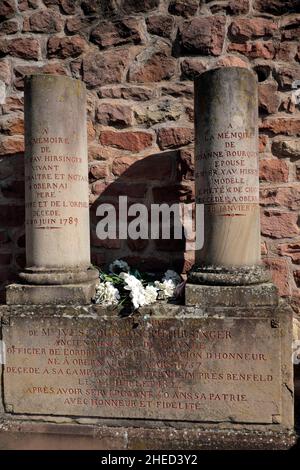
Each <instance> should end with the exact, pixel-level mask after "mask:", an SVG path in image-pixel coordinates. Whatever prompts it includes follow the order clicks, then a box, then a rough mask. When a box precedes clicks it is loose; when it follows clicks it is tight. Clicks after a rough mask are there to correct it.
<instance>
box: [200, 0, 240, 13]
mask: <svg viewBox="0 0 300 470" xmlns="http://www.w3.org/2000/svg"><path fill="white" fill-rule="evenodd" d="M211 1H212V0H207V2H206V3H209V4H210V2H211ZM209 6H210V5H209ZM210 10H211V12H212V13H219V12H226V13H228V14H230V15H239V14H243V13H248V11H249V0H229V1H227V2H225V3H223V2H222V3H217V4H215V3H213V4H212V5H211V6H210Z"/></svg>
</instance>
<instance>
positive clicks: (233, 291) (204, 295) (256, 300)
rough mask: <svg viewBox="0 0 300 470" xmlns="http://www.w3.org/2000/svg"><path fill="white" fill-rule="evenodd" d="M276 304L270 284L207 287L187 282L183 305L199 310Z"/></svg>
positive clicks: (275, 296) (275, 295) (274, 290)
mask: <svg viewBox="0 0 300 470" xmlns="http://www.w3.org/2000/svg"><path fill="white" fill-rule="evenodd" d="M277 304H278V297H277V289H276V287H275V286H274V284H272V283H262V284H257V285H251V286H209V285H199V284H198V285H197V284H190V283H189V282H187V284H186V286H185V305H195V306H196V307H200V308H210V307H241V306H244V307H256V306H268V305H269V306H270V305H275V306H276V305H277Z"/></svg>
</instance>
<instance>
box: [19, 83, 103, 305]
mask: <svg viewBox="0 0 300 470" xmlns="http://www.w3.org/2000/svg"><path fill="white" fill-rule="evenodd" d="M25 195H26V196H25V205H26V220H25V226H26V262H27V264H26V265H27V267H26V270H25V272H23V273H21V274H20V277H21V279H22V280H23V281H25V282H27V283H28V284H29V285H36V286H45V285H47V286H57V287H56V288H55V289H52V290H51V289H50V290H49V289H46V287H44V288H43V289H41V288H40V289H38V287H35V288H34V286H33V287H32V289H30V288H29V287H28V286H27V288H26V289H27V291H28V292H29V291H30V295H29V294H28V296H27V297H26V299H25V300H26V301H24V303H31V302H32V303H45V302H44V301H43V300H44V297H46V299H47V302H50V303H61V302H64V301H65V302H66V303H69V302H71V301H72V300H73V301H75V302H76V301H79V302H82V303H89V302H90V297H91V294H92V292H93V288H94V284H95V279H97V270H95V269H92V268H91V265H90V234H89V202H88V162H87V136H86V91H85V85H84V84H83V83H82V82H81V81H79V80H74V79H71V78H68V77H62V76H51V75H33V76H29V77H27V78H26V79H25ZM70 285H71V286H72V285H73V286H75V287H74V288H72V289H71V290H70ZM66 286H69V287H66ZM23 292H24V289H23ZM51 292H52V293H51ZM41 293H42V294H43V295H42V298H41V299H38V297H39V295H37V294H41ZM23 295H25V294H23ZM74 296H75V297H74ZM21 300H22V299H21ZM23 300H24V299H23ZM39 300H40V301H39ZM14 303H15V302H14ZM20 303H23V302H20Z"/></svg>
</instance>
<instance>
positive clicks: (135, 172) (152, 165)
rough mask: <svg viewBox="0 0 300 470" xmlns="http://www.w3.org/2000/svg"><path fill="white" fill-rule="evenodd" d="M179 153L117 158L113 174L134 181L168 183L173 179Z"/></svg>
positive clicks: (113, 165) (114, 162)
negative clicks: (137, 157)
mask: <svg viewBox="0 0 300 470" xmlns="http://www.w3.org/2000/svg"><path fill="white" fill-rule="evenodd" d="M177 157H178V156H177V152H164V153H158V154H156V155H151V156H150V157H144V158H139V159H136V158H132V157H129V156H128V157H119V158H115V159H114V161H113V164H112V172H113V174H114V175H116V176H121V175H122V176H123V178H129V179H131V180H132V181H133V180H134V181H135V180H145V181H149V180H158V181H161V180H163V181H168V180H170V179H172V176H173V172H174V167H175V162H176V160H177Z"/></svg>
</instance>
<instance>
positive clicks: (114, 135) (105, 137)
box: [99, 130, 153, 152]
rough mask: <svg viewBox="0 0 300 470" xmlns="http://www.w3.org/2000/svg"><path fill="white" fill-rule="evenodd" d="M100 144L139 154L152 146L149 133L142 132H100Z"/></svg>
mask: <svg viewBox="0 0 300 470" xmlns="http://www.w3.org/2000/svg"><path fill="white" fill-rule="evenodd" d="M99 139H100V142H101V144H102V145H108V146H110V147H116V148H119V149H123V150H130V151H132V152H140V151H141V150H144V149H145V148H147V147H150V146H151V145H152V141H153V136H152V134H150V133H149V132H143V131H123V132H115V131H110V130H106V131H101V133H100V138H99Z"/></svg>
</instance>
